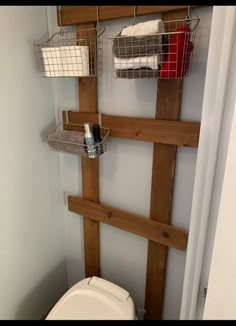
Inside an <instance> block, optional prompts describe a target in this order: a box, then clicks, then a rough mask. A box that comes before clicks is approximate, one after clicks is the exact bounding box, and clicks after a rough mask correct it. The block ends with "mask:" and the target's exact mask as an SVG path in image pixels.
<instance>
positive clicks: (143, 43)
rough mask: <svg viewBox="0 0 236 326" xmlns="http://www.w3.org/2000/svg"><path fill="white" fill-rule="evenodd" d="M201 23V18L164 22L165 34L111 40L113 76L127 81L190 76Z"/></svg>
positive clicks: (119, 37) (117, 37) (121, 36)
mask: <svg viewBox="0 0 236 326" xmlns="http://www.w3.org/2000/svg"><path fill="white" fill-rule="evenodd" d="M199 22H200V19H199V18H185V19H181V20H180V19H179V20H172V21H163V23H164V31H165V32H162V33H156V34H148V35H139V36H124V35H118V36H116V37H113V38H111V39H112V40H113V45H112V54H113V63H112V64H113V76H114V77H115V78H125V79H136V78H145V79H147V78H158V79H173V78H174V79H179V78H184V77H187V76H190V74H191V63H192V56H193V49H194V41H195V35H196V28H197V26H198V24H199Z"/></svg>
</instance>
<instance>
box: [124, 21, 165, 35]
mask: <svg viewBox="0 0 236 326" xmlns="http://www.w3.org/2000/svg"><path fill="white" fill-rule="evenodd" d="M164 32H165V28H164V23H163V21H162V20H161V19H156V20H149V21H147V22H143V23H138V24H135V25H130V26H127V27H124V28H123V30H122V32H121V35H124V36H140V35H148V34H156V33H164Z"/></svg>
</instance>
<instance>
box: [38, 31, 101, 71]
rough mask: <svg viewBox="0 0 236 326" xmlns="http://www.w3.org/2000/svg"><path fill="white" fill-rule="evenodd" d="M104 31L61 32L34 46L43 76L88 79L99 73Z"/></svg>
mask: <svg viewBox="0 0 236 326" xmlns="http://www.w3.org/2000/svg"><path fill="white" fill-rule="evenodd" d="M104 30H105V29H104V28H91V29H84V30H73V31H63V32H62V31H61V32H58V33H55V34H53V35H52V37H51V38H50V39H49V40H48V41H46V42H44V43H40V44H35V49H36V54H37V59H38V64H39V69H40V71H41V72H42V74H43V76H44V77H92V76H99V75H101V74H102V58H103V51H102V49H103V41H102V36H103V32H104Z"/></svg>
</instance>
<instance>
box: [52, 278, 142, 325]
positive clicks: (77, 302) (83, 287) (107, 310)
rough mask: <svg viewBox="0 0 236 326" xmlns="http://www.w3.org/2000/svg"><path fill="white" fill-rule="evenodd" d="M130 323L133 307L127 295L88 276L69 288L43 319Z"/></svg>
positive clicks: (108, 283)
mask: <svg viewBox="0 0 236 326" xmlns="http://www.w3.org/2000/svg"><path fill="white" fill-rule="evenodd" d="M69 319H72V320H75V319H78V320H82V319H87V320H89V319H90V320H91V319H94V320H99V319H100V320H105V319H108V320H112V319H115V320H117V319H123V320H133V319H136V316H135V306H134V302H133V299H132V298H131V296H130V294H129V292H127V291H126V290H124V289H123V288H121V287H119V286H117V285H115V284H113V283H111V282H109V281H107V280H104V279H102V278H100V277H96V276H93V277H88V278H85V279H83V280H82V281H80V282H78V283H77V284H75V285H74V286H72V287H71V288H70V289H69V290H68V291H67V292H66V293H65V294H64V295H63V296H62V297H61V299H60V300H59V301H58V302H57V303H56V305H55V306H54V307H53V308H52V310H51V311H50V313H49V314H48V315H47V317H46V320H69Z"/></svg>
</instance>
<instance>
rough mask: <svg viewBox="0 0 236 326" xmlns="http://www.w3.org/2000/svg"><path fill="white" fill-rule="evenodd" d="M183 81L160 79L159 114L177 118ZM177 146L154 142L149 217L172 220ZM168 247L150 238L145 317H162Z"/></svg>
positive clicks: (175, 15)
mask: <svg viewBox="0 0 236 326" xmlns="http://www.w3.org/2000/svg"><path fill="white" fill-rule="evenodd" d="M185 16H186V11H181V12H178V13H173V14H170V13H168V14H166V15H162V19H163V20H172V19H181V18H184V17H185ZM182 89H183V81H182V80H180V79H176V80H175V79H172V80H170V79H169V80H158V87H157V102H156V118H157V119H165V120H178V119H179V117H180V111H181V100H182ZM175 161H176V146H174V145H163V144H154V150H153V167H152V186H151V204H150V219H152V220H156V221H159V222H162V223H166V224H170V223H171V210H172V194H173V184H174V172H175ZM167 255H168V247H166V246H164V245H162V244H158V243H156V242H153V241H151V240H149V242H148V259H147V274H146V296H145V309H146V314H145V319H147V320H157V319H162V313H163V302H164V293H165V277H166V264H167Z"/></svg>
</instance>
